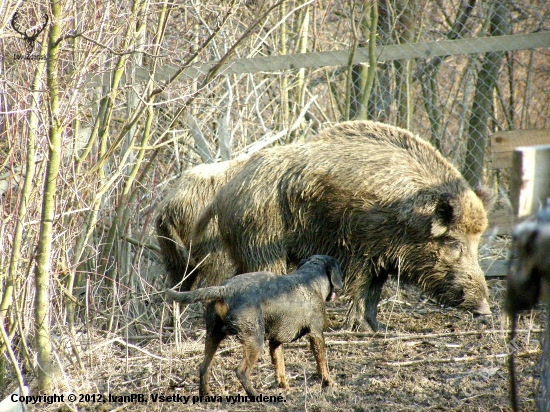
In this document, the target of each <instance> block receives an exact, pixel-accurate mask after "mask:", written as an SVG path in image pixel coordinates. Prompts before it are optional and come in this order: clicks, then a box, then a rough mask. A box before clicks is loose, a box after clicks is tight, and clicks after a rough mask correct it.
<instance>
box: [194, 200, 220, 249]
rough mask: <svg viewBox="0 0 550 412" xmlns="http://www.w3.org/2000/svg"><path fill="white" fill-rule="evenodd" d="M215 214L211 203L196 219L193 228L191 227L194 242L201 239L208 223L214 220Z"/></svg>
mask: <svg viewBox="0 0 550 412" xmlns="http://www.w3.org/2000/svg"><path fill="white" fill-rule="evenodd" d="M215 214H216V213H215V212H214V207H213V204H212V203H210V204H209V205H208V206H206V207H205V208H204V210H203V211H202V213H201V215H200V216H199V218H198V219H197V222H196V223H195V226H194V227H193V238H194V239H195V240H200V239H202V237H203V236H204V234H205V232H206V229H207V228H208V223H210V221H211V220H212V219H213V218H214V215H215Z"/></svg>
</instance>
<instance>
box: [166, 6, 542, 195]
mask: <svg viewBox="0 0 550 412" xmlns="http://www.w3.org/2000/svg"><path fill="white" fill-rule="evenodd" d="M292 5H293V6H294V8H295V9H299V10H293V11H294V19H293V21H289V20H287V21H284V22H283V23H281V20H278V21H277V24H279V25H277V24H275V25H273V26H271V27H270V26H266V27H265V32H266V34H265V35H263V36H264V37H263V38H262V42H261V43H260V46H256V47H255V48H253V49H252V50H247V51H246V52H243V53H242V55H243V58H240V59H234V60H232V61H231V62H229V63H227V64H225V65H224V66H222V67H221V68H220V70H219V73H220V75H219V78H218V81H216V82H215V83H214V84H212V85H211V86H210V90H211V93H210V94H208V93H203V94H202V95H201V98H200V100H198V101H197V102H196V104H195V105H194V109H193V110H194V115H193V116H195V117H197V119H198V121H197V122H192V123H190V122H189V117H187V118H186V120H185V121H183V122H182V123H180V128H182V129H185V128H186V126H190V125H192V124H200V125H201V126H200V127H201V128H202V129H203V130H202V133H203V135H206V136H209V135H212V134H214V135H215V134H216V133H218V132H219V133H220V135H223V136H231V139H232V140H231V142H230V144H228V143H227V142H222V141H219V143H214V144H213V146H211V149H212V155H211V156H207V157H205V158H204V159H203V160H208V159H210V158H211V157H215V153H216V150H217V151H223V152H224V156H225V157H227V156H228V154H227V150H225V151H224V150H223V147H227V146H229V147H231V148H232V149H233V151H234V152H239V151H240V150H243V148H244V147H246V145H248V144H250V143H252V142H254V141H256V140H259V139H262V138H265V137H266V136H269V135H274V134H275V133H277V132H279V131H281V130H287V131H288V129H289V128H291V126H292V125H293V124H294V123H295V121H296V119H297V118H298V117H300V118H299V120H301V123H300V124H299V125H296V124H294V126H295V130H292V131H288V133H286V137H285V138H282V139H280V141H282V142H287V141H289V140H291V139H293V138H294V137H295V136H297V135H304V134H308V133H310V132H311V130H310V129H314V130H313V132H316V130H317V129H318V128H320V127H323V125H324V124H326V123H332V122H337V121H342V120H347V119H358V118H359V119H372V120H379V121H383V122H387V123H389V124H392V125H397V126H401V127H404V128H407V129H410V130H412V131H414V132H416V133H418V134H420V135H421V136H423V137H425V138H426V139H428V140H430V141H431V142H432V144H433V145H434V146H435V147H437V148H438V149H439V150H440V151H441V152H442V153H443V155H444V156H446V157H447V158H449V159H450V160H451V161H452V162H453V163H454V164H455V165H456V166H457V167H458V168H459V169H460V170H461V171H462V172H463V173H464V175H465V177H466V178H467V180H468V181H469V182H470V183H471V184H472V186H477V185H479V184H480V183H482V182H484V181H486V179H488V178H490V176H486V173H485V170H486V163H487V155H486V154H487V149H488V136H489V135H490V134H491V133H493V132H496V131H500V130H519V129H541V128H547V127H549V126H548V125H549V123H550V110H549V105H550V88H549V87H548V85H547V84H548V73H549V72H550V59H549V58H548V57H549V56H548V54H549V51H548V47H549V46H550V36H549V34H548V32H545V30H546V29H547V25H548V22H549V18H548V2H528V3H526V2H512V1H504V0H493V1H490V2H476V1H472V0H470V1H463V0H461V1H454V0H453V1H439V2H420V1H402V0H397V1H389V0H386V1H379V2H352V3H351V4H349V3H340V2H315V3H313V2H311V3H308V2H306V3H305V5H304V4H300V3H299V2H296V3H292ZM249 7H252V6H249ZM287 12H289V10H287ZM374 45H375V46H376V47H371V46H374ZM296 52H305V53H306V54H297V53H296ZM218 53H219V52H218ZM245 56H254V57H252V58H245ZM261 56H263V57H261ZM211 68H212V65H208V64H204V65H198V66H195V67H193V68H192V69H191V70H188V71H187V72H184V76H183V77H182V80H183V81H185V80H186V78H185V76H189V77H187V80H190V79H191V78H192V80H193V81H194V82H198V81H199V80H197V79H200V78H201V77H202V76H206V73H207V72H208V70H209V69H211ZM170 73H173V71H171V70H170V68H169V67H167V68H165V72H164V73H163V75H164V76H166V75H168V74H170ZM207 95H208V97H206V96H207ZM305 107H307V110H306V111H304V110H303V109H304V108H305ZM300 114H301V116H300ZM212 125H213V127H214V129H215V130H213V129H211V126H212ZM224 128H225V129H227V130H224ZM195 137H196V134H195Z"/></svg>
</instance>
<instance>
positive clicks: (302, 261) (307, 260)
mask: <svg viewBox="0 0 550 412" xmlns="http://www.w3.org/2000/svg"><path fill="white" fill-rule="evenodd" d="M310 259H311V258H307V259H302V260H300V263H298V265H297V266H296V270H298V269H300V268H301V267H302V266H304V265H305V264H306V263H307V262H309V261H310Z"/></svg>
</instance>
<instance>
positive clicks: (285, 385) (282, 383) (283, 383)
mask: <svg viewBox="0 0 550 412" xmlns="http://www.w3.org/2000/svg"><path fill="white" fill-rule="evenodd" d="M277 387H278V388H281V389H290V386H289V385H288V383H286V382H279V384H278V385H277Z"/></svg>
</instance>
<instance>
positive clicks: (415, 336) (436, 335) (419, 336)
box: [324, 328, 544, 340]
mask: <svg viewBox="0 0 550 412" xmlns="http://www.w3.org/2000/svg"><path fill="white" fill-rule="evenodd" d="M543 331H544V329H540V328H539V329H518V330H517V331H516V332H517V333H541V332H543ZM509 332H510V331H509V330H506V329H488V330H480V331H473V330H468V331H462V332H442V333H417V334H413V335H408V334H402V335H401V334H398V335H391V336H386V337H384V336H383V335H382V334H380V333H378V332H351V331H341V332H325V333H324V335H325V336H355V337H359V338H378V337H380V338H384V340H414V339H427V338H445V337H452V336H472V335H479V334H487V335H489V334H497V333H499V334H500V333H502V334H506V333H509Z"/></svg>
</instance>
